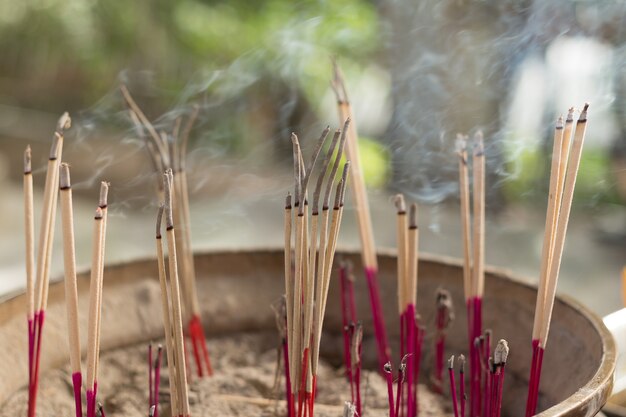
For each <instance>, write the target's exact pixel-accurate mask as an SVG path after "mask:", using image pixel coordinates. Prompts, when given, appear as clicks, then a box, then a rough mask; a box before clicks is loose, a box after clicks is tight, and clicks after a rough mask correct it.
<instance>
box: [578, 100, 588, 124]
mask: <svg viewBox="0 0 626 417" xmlns="http://www.w3.org/2000/svg"><path fill="white" fill-rule="evenodd" d="M588 109H589V103H585V105H584V107H583V111H582V112H580V116H578V123H582V122H586V121H587V110H588Z"/></svg>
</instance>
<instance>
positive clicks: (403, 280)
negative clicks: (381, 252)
mask: <svg viewBox="0 0 626 417" xmlns="http://www.w3.org/2000/svg"><path fill="white" fill-rule="evenodd" d="M394 204H395V206H396V210H397V215H396V237H397V240H398V256H397V263H398V267H397V268H398V271H397V272H398V310H399V311H398V313H399V314H400V316H402V315H403V314H404V311H405V309H406V308H407V305H408V303H407V293H408V288H407V286H408V279H407V278H408V275H407V250H408V242H407V240H408V236H407V234H408V227H407V218H406V203H405V202H404V196H403V195H402V194H396V196H395V198H394ZM403 327H404V326H403ZM401 354H402V355H403V356H404V354H403V353H401Z"/></svg>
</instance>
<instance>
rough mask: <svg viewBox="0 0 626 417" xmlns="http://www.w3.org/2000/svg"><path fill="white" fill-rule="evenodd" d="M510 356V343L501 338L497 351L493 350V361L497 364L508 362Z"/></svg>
mask: <svg viewBox="0 0 626 417" xmlns="http://www.w3.org/2000/svg"><path fill="white" fill-rule="evenodd" d="M508 356H509V344H508V343H507V341H506V340H504V339H500V341H499V342H498V345H497V346H496V349H495V351H494V352H493V362H494V364H495V365H496V366H498V365H504V364H506V360H507V358H508Z"/></svg>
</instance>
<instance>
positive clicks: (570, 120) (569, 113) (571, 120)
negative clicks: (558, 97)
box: [565, 107, 574, 123]
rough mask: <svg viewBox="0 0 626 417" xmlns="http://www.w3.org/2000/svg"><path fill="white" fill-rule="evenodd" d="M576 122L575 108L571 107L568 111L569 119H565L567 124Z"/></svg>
mask: <svg viewBox="0 0 626 417" xmlns="http://www.w3.org/2000/svg"><path fill="white" fill-rule="evenodd" d="M573 121H574V108H573V107H570V108H569V109H568V110H567V119H565V123H572V122H573Z"/></svg>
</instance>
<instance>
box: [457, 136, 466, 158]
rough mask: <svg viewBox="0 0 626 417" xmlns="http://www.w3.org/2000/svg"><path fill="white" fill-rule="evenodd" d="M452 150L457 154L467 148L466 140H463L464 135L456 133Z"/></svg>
mask: <svg viewBox="0 0 626 417" xmlns="http://www.w3.org/2000/svg"><path fill="white" fill-rule="evenodd" d="M454 150H455V151H456V153H457V154H459V155H460V154H462V153H463V152H465V151H466V150H467V141H466V140H465V136H463V135H462V134H460V133H457V134H456V140H455V141H454Z"/></svg>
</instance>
